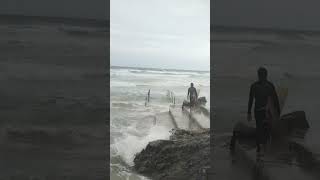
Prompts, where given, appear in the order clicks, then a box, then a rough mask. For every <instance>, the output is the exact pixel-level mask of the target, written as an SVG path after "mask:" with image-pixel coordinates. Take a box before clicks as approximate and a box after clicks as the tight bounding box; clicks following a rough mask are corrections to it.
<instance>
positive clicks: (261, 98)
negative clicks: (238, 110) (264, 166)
mask: <svg viewBox="0 0 320 180" xmlns="http://www.w3.org/2000/svg"><path fill="white" fill-rule="evenodd" d="M267 76H268V72H267V69H265V68H263V67H260V68H259V69H258V81H256V82H255V83H253V84H252V85H251V87H250V94H249V102H248V121H251V120H252V116H251V108H252V104H253V100H255V105H254V116H255V120H256V145H257V152H258V153H260V145H261V144H266V143H267V142H266V141H267V140H268V138H270V137H268V136H269V133H270V129H269V130H268V128H270V127H271V124H270V122H268V121H267V120H268V115H267V113H268V112H269V108H270V102H272V106H273V109H274V110H275V112H274V113H276V114H277V115H278V116H279V115H280V105H279V100H278V96H277V93H276V90H275V87H274V85H273V84H272V83H271V82H270V81H268V80H267ZM268 103H269V104H268Z"/></svg>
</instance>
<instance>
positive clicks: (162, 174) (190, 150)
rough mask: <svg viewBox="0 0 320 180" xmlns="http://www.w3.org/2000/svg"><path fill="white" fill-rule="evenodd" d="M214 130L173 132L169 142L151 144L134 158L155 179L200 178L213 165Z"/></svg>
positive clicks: (136, 166) (139, 167) (145, 173)
mask: <svg viewBox="0 0 320 180" xmlns="http://www.w3.org/2000/svg"><path fill="white" fill-rule="evenodd" d="M209 155H210V131H209V129H206V130H201V131H187V130H180V129H179V130H173V132H172V135H171V137H170V139H169V140H157V141H153V142H150V143H149V144H148V145H147V147H146V148H145V149H144V150H142V151H141V152H140V153H138V154H137V155H136V156H135V159H134V164H135V166H134V168H135V170H136V171H137V172H138V173H141V174H143V175H146V176H148V177H151V178H152V179H186V180H187V179H196V178H197V177H199V176H202V175H203V174H202V172H203V170H205V169H208V168H209V166H210V158H209Z"/></svg>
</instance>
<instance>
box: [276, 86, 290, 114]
mask: <svg viewBox="0 0 320 180" xmlns="http://www.w3.org/2000/svg"><path fill="white" fill-rule="evenodd" d="M276 91H277V95H278V98H279V104H280V114H281V112H282V110H283V107H284V105H285V102H286V100H287V97H288V88H287V87H281V86H279V87H278V88H277V89H276Z"/></svg>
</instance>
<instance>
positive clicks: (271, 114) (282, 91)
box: [266, 86, 288, 135]
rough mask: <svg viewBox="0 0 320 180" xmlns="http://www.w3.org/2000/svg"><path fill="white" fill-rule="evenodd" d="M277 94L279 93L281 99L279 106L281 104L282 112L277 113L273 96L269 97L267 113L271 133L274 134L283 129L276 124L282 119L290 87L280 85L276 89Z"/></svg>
mask: <svg viewBox="0 0 320 180" xmlns="http://www.w3.org/2000/svg"><path fill="white" fill-rule="evenodd" d="M276 92H277V95H278V100H279V106H280V114H278V113H277V110H276V108H275V107H274V104H275V103H274V101H273V99H272V98H271V97H269V98H268V103H267V108H266V109H267V112H266V113H267V114H266V120H267V122H268V125H269V127H268V128H270V130H271V131H270V133H272V134H274V135H275V133H279V132H278V131H281V129H278V128H276V126H275V125H274V124H275V123H277V121H278V120H279V119H280V115H281V112H282V110H283V107H284V105H285V102H286V99H287V96H288V88H287V87H281V86H279V87H278V88H277V89H276Z"/></svg>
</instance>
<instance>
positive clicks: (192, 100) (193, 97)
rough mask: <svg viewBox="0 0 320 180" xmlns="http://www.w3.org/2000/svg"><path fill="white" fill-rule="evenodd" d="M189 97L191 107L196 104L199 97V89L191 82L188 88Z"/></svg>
mask: <svg viewBox="0 0 320 180" xmlns="http://www.w3.org/2000/svg"><path fill="white" fill-rule="evenodd" d="M188 98H190V107H192V106H194V105H195V104H196V101H197V99H198V93H197V89H196V88H195V87H193V83H191V84H190V87H189V89H188Z"/></svg>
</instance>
